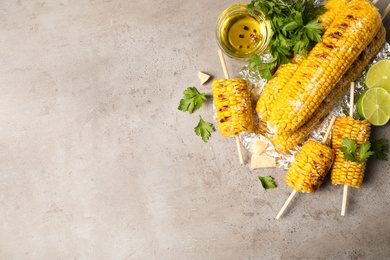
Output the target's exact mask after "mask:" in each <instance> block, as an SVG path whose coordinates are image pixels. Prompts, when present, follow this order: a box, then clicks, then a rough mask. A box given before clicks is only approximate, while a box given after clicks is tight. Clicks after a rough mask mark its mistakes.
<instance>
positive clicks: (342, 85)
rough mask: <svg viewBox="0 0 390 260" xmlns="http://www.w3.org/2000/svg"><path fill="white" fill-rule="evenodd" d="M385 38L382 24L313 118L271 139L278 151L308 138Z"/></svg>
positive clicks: (292, 147) (376, 51) (284, 150)
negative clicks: (296, 128)
mask: <svg viewBox="0 0 390 260" xmlns="http://www.w3.org/2000/svg"><path fill="white" fill-rule="evenodd" d="M385 40H386V29H385V27H384V26H383V24H382V25H381V28H380V29H379V31H378V33H377V34H376V35H375V37H374V39H373V40H372V41H371V42H370V44H369V45H368V46H367V47H366V49H364V51H363V52H362V53H361V54H360V55H359V57H358V58H357V59H356V60H355V61H354V63H353V64H352V66H351V67H350V68H349V70H348V71H347V72H346V73H345V74H344V75H343V77H342V78H341V80H340V81H339V82H337V84H336V86H335V87H334V89H333V90H332V91H331V92H330V93H329V95H328V96H327V97H326V98H325V99H324V100H323V101H322V103H321V105H320V106H319V107H318V108H317V110H316V111H315V112H314V114H313V115H312V116H311V118H310V119H309V120H308V121H307V122H306V123H305V124H304V125H303V126H301V127H300V128H299V129H298V130H297V131H295V132H294V133H291V132H285V131H282V132H280V133H278V134H277V135H275V136H273V137H272V139H271V141H272V143H273V145H274V146H275V149H276V150H277V151H278V152H284V153H287V152H288V151H289V150H292V149H294V147H295V146H296V145H298V144H299V143H301V142H302V141H303V140H304V138H306V136H307V135H308V134H309V132H310V131H311V130H312V129H313V127H314V126H315V125H316V124H317V123H318V122H319V121H320V120H321V119H322V118H323V117H324V116H325V115H326V114H327V113H328V112H329V109H330V108H331V107H332V106H333V104H334V103H335V101H336V100H337V99H338V98H339V97H340V95H341V94H342V93H343V92H344V91H345V90H346V89H347V88H348V86H350V83H351V82H352V81H354V80H355V79H356V78H357V77H358V76H359V75H360V73H361V72H362V71H363V69H364V68H365V67H366V66H367V64H368V63H369V62H370V60H371V59H373V58H374V57H375V55H376V54H377V53H378V51H379V50H380V48H381V47H382V46H383V44H384V42H385Z"/></svg>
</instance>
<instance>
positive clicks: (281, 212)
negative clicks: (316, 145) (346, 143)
mask: <svg viewBox="0 0 390 260" xmlns="http://www.w3.org/2000/svg"><path fill="white" fill-rule="evenodd" d="M335 120H336V118H335V117H332V120H330V123H329V126H328V128H327V129H326V133H325V136H324V138H323V140H322V143H323V144H326V141H327V140H328V137H329V135H330V132H331V131H332V126H333V124H334V121H335ZM295 194H297V191H296V190H293V191H292V192H291V194H290V196H289V197H288V199H287V200H286V202H285V203H284V204H283V207H282V208H281V209H280V211H279V213H278V215H277V216H276V218H275V219H280V217H281V216H282V214H283V212H284V211H285V210H286V208H287V207H288V205H289V204H290V202H291V201H292V199H293V198H294V196H295Z"/></svg>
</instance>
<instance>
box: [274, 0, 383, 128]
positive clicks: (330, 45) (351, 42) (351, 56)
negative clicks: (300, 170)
mask: <svg viewBox="0 0 390 260" xmlns="http://www.w3.org/2000/svg"><path fill="white" fill-rule="evenodd" d="M380 25H381V18H380V15H379V13H378V10H377V9H376V8H375V7H374V6H373V5H372V4H371V3H370V2H368V1H367V0H352V1H351V2H349V3H348V4H347V5H346V7H345V8H344V10H343V11H342V12H341V13H340V14H338V15H337V17H336V19H335V21H334V22H333V23H332V24H331V25H330V27H329V28H328V29H327V30H326V31H325V33H324V35H323V37H322V42H320V43H317V44H316V45H315V47H314V48H313V49H312V50H311V51H310V53H309V55H308V58H307V59H306V60H304V61H303V62H302V64H301V65H300V66H299V68H298V69H297V71H296V72H295V74H294V76H293V77H292V78H291V80H290V81H289V82H288V83H287V84H286V85H285V87H284V88H283V90H282V91H281V92H280V95H279V100H278V105H277V106H275V107H274V108H275V109H273V110H272V111H271V114H270V118H269V124H270V126H271V127H270V129H271V131H274V132H276V133H277V132H279V131H290V132H293V131H296V130H297V129H298V128H299V127H300V126H302V125H303V124H304V123H305V122H306V121H307V120H308V119H309V118H310V117H311V115H312V114H313V113H314V111H315V110H316V109H317V108H318V106H319V105H320V104H321V102H322V101H323V100H324V99H325V97H326V96H327V95H328V94H329V92H330V91H331V90H332V88H333V87H334V85H335V84H336V83H337V81H338V80H339V79H340V78H341V77H342V75H344V73H345V72H346V70H347V69H348V68H349V67H350V65H352V63H353V61H354V60H356V59H357V57H358V56H359V54H360V53H361V52H362V51H363V50H364V48H365V47H366V46H367V45H368V44H369V42H371V40H372V39H373V38H374V36H375V34H376V33H377V32H378V30H379V28H380ZM309 67H317V70H316V71H315V73H314V74H312V73H310V72H309V73H308V68H309Z"/></svg>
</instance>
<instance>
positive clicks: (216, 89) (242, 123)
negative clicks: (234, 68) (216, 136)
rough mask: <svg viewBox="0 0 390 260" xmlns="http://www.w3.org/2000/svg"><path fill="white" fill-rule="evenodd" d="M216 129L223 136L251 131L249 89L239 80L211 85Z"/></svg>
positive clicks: (251, 117) (223, 81) (228, 80)
mask: <svg viewBox="0 0 390 260" xmlns="http://www.w3.org/2000/svg"><path fill="white" fill-rule="evenodd" d="M212 90H213V98H214V106H215V110H216V114H217V120H218V127H219V130H220V131H221V134H222V135H223V136H234V135H236V134H238V133H240V132H246V131H249V132H252V131H253V115H252V105H251V97H250V91H249V87H248V85H247V83H246V81H245V80H243V79H240V78H234V79H218V80H214V81H213V84H212Z"/></svg>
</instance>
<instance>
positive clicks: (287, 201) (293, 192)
mask: <svg viewBox="0 0 390 260" xmlns="http://www.w3.org/2000/svg"><path fill="white" fill-rule="evenodd" d="M295 194H297V191H296V190H293V191H292V192H291V194H290V196H288V199H287V200H286V202H285V203H284V204H283V207H282V208H281V209H280V211H279V213H278V215H277V216H276V219H280V217H281V216H282V214H283V212H284V211H285V210H286V208H287V207H288V205H289V204H290V202H291V201H292V199H293V198H294V196H295Z"/></svg>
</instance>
